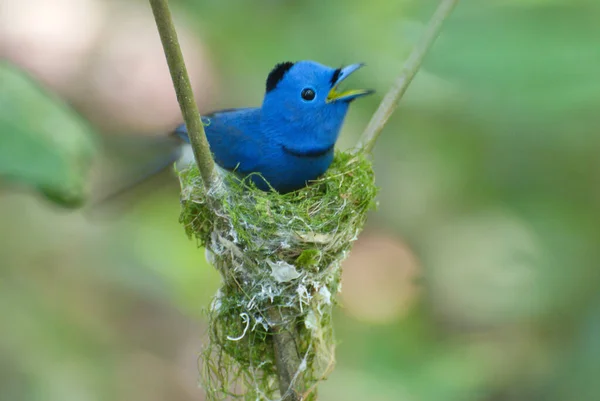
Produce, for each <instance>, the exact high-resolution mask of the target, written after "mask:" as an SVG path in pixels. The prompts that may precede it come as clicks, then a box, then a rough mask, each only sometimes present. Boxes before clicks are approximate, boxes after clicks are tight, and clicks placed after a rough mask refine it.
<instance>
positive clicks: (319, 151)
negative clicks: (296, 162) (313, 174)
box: [281, 145, 335, 158]
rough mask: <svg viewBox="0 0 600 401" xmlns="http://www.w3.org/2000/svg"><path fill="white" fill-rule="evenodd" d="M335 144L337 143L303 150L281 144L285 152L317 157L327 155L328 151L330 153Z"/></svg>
mask: <svg viewBox="0 0 600 401" xmlns="http://www.w3.org/2000/svg"><path fill="white" fill-rule="evenodd" d="M334 146H335V145H331V146H327V147H325V148H321V149H311V150H302V151H299V150H295V149H292V148H288V147H287V146H285V145H281V148H282V149H283V151H284V152H285V153H287V154H289V155H292V156H296V157H301V158H316V157H321V156H325V155H326V154H327V153H329V152H331V151H332V150H333V147H334Z"/></svg>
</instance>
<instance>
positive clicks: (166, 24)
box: [150, 0, 215, 190]
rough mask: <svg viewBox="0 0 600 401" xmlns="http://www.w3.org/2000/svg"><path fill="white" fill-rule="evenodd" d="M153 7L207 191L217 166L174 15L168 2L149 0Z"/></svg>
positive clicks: (164, 0)
mask: <svg viewBox="0 0 600 401" xmlns="http://www.w3.org/2000/svg"><path fill="white" fill-rule="evenodd" d="M150 6H151V7H152V12H153V13H154V19H155V20H156V27H157V28H158V33H159V35H160V40H161V42H162V45H163V49H164V51H165V56H166V57H167V64H168V65H169V71H170V72H171V79H172V80H173V86H174V87H175V93H176V94H177V101H178V102H179V107H180V108H181V113H182V114H183V119H184V121H185V124H186V126H187V130H188V136H189V138H190V142H191V144H192V149H193V151H194V157H195V159H196V164H197V165H198V169H199V170H200V175H201V176H202V180H203V182H204V187H205V189H206V190H208V189H209V188H210V187H211V186H212V184H213V180H214V179H215V174H214V169H215V164H214V161H213V158H212V154H211V152H210V147H209V145H208V141H207V140H206V134H205V133H204V127H203V126H202V120H201V119H200V112H199V111H198V106H196V100H195V99H194V93H193V91H192V85H191V84H190V77H189V75H188V72H187V69H186V67H185V62H184V61H183V54H182V53H181V46H180V45H179V39H178V38H177V31H176V30H175V25H174V24H173V18H172V17H171V11H170V10H169V4H168V0H150Z"/></svg>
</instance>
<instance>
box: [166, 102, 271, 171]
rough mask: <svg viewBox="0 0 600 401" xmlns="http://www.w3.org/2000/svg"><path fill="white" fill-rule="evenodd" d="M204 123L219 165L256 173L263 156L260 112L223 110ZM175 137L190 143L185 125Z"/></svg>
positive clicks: (178, 130) (178, 128)
mask: <svg viewBox="0 0 600 401" xmlns="http://www.w3.org/2000/svg"><path fill="white" fill-rule="evenodd" d="M202 123H203V125H204V132H206V137H207V139H208V143H209V145H210V150H211V152H212V153H213V156H214V158H215V162H216V163H217V164H218V165H219V166H221V167H222V168H224V169H227V170H236V171H239V172H241V173H249V172H252V171H254V169H255V168H256V166H257V164H258V163H259V161H260V160H261V157H262V146H261V135H260V132H259V129H260V110H259V109H256V108H246V109H232V110H221V111H217V112H215V113H212V114H208V115H206V116H203V117H202ZM174 134H175V135H177V136H178V137H179V138H181V139H182V140H184V141H185V142H188V143H189V141H190V140H189V137H188V132H187V128H186V126H185V124H182V125H180V126H179V127H177V129H176V130H175V132H174Z"/></svg>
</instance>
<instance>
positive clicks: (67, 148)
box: [0, 63, 93, 207]
mask: <svg viewBox="0 0 600 401" xmlns="http://www.w3.org/2000/svg"><path fill="white" fill-rule="evenodd" d="M92 155H93V141H92V134H91V132H90V129H89V128H88V127H87V126H86V125H85V124H84V123H83V122H82V121H81V120H80V119H79V118H78V117H77V116H76V115H75V113H73V112H71V111H70V110H68V109H67V108H66V107H65V106H64V105H62V104H61V103H60V101H58V100H57V99H54V98H52V97H51V96H49V95H48V94H47V93H44V91H43V90H42V89H41V88H40V87H39V86H38V85H37V84H35V83H34V82H33V81H32V80H31V79H30V78H28V77H27V76H25V74H23V73H22V72H20V71H19V70H17V69H16V68H14V67H12V66H10V65H8V63H2V64H0V177H6V178H8V179H9V180H11V181H16V182H22V183H25V184H27V185H31V186H34V187H35V188H37V189H38V190H40V191H41V192H42V193H43V194H44V195H45V196H46V197H48V198H49V199H51V200H52V201H53V202H55V203H58V204H60V205H63V206H68V207H74V206H77V205H79V204H81V203H82V202H83V200H84V198H85V195H86V183H87V173H88V170H89V167H90V162H91V157H92Z"/></svg>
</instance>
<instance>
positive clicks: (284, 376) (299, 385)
mask: <svg viewBox="0 0 600 401" xmlns="http://www.w3.org/2000/svg"><path fill="white" fill-rule="evenodd" d="M269 320H270V322H271V324H272V325H273V326H272V332H273V349H274V351H275V364H276V366H277V375H278V376H279V392H280V393H281V400H282V401H302V399H303V398H304V397H303V395H302V394H303V393H304V391H305V388H304V383H303V381H302V380H301V378H300V377H298V372H299V370H300V364H301V360H300V356H299V355H298V350H297V348H296V340H297V338H298V333H297V330H296V328H295V327H294V324H293V322H291V323H287V324H286V323H284V321H285V316H284V315H283V314H282V313H281V312H280V311H279V310H277V308H276V307H273V308H271V310H269Z"/></svg>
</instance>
